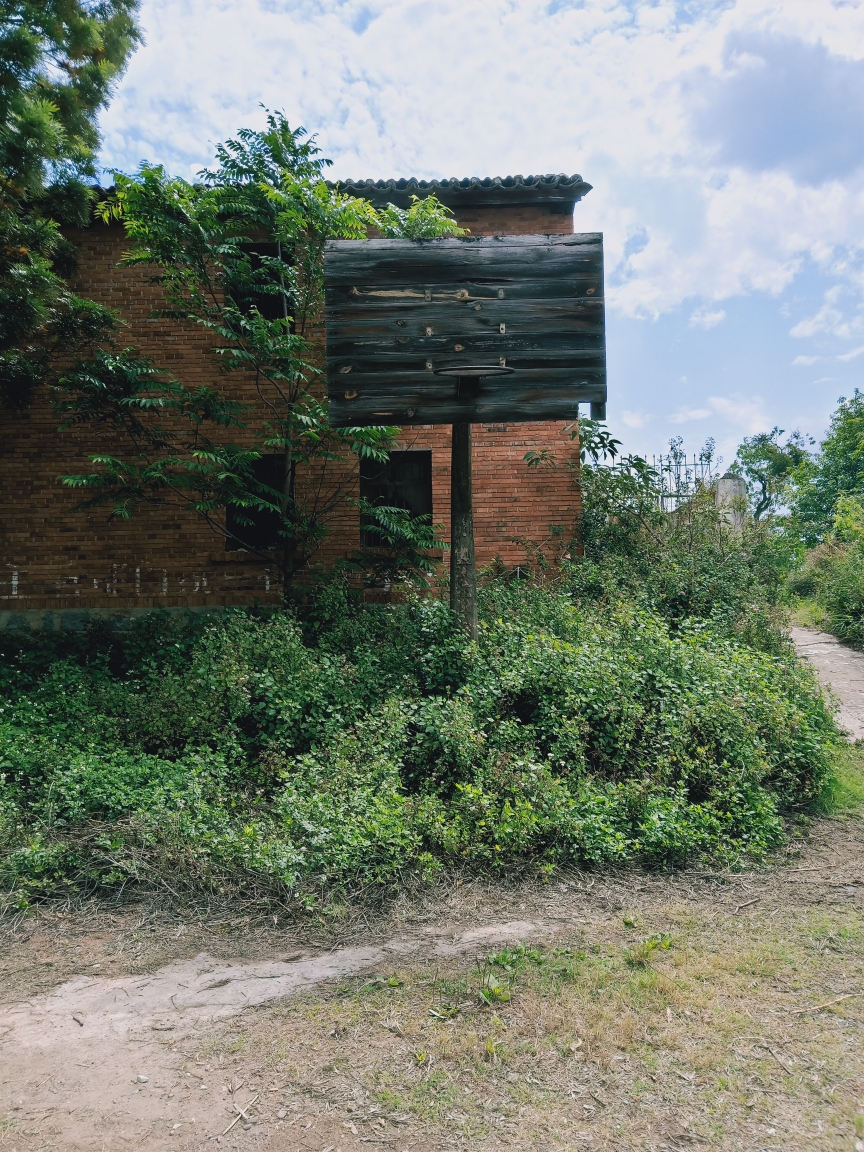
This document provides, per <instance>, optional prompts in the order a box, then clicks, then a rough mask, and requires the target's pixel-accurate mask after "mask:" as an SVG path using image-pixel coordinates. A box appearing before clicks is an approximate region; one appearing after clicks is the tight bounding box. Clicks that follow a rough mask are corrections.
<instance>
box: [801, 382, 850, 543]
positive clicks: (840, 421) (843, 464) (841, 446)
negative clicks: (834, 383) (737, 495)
mask: <svg viewBox="0 0 864 1152" xmlns="http://www.w3.org/2000/svg"><path fill="white" fill-rule="evenodd" d="M794 480H795V492H794V495H793V497H792V498H791V501H790V503H791V508H792V512H793V515H794V518H795V522H796V524H797V525H798V526H799V528H800V531H801V535H802V537H803V539H804V542H805V543H806V544H807V546H808V547H814V546H815V545H816V544H819V543H820V542H821V541H822V540H824V539H826V538H827V537H828V536H829V535H830V534H831V531H832V526H833V522H834V516H835V513H836V511H837V506H838V501H839V500H840V498H841V497H843V496H856V495H858V496H861V495H864V392H861V391H859V389H857V388H856V389H855V393H854V395H853V396H851V397H850V398H849V399H848V400H847V399H846V397H845V396H843V397H841V398H840V401H839V403H838V405H837V408H836V410H835V412H834V414H833V415H832V417H831V425H830V428H829V430H828V435H827V436H826V438H825V439H824V440H823V441H822V443H821V444H820V445H819V451H818V452H817V453H816V455H815V456H812V457H808V458H807V459H805V460H804V461H803V462H802V463H801V465H800V466H799V467H798V468H797V469H796V470H795V473H794Z"/></svg>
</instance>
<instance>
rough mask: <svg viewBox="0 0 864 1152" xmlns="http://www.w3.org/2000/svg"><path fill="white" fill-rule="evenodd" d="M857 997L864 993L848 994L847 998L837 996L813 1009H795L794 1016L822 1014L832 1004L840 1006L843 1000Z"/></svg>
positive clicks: (815, 1005)
mask: <svg viewBox="0 0 864 1152" xmlns="http://www.w3.org/2000/svg"><path fill="white" fill-rule="evenodd" d="M855 996H864V992H847V993H846V995H845V996H836V997H835V998H834V999H833V1000H826V1001H825V1003H824V1004H814V1005H813V1007H812V1008H794V1009H793V1010H792V1012H791V1015H792V1016H800V1015H801V1013H802V1012H820V1011H821V1010H822V1009H823V1008H830V1007H831V1005H832V1004H839V1003H840V1001H841V1000H852V999H854V997H855Z"/></svg>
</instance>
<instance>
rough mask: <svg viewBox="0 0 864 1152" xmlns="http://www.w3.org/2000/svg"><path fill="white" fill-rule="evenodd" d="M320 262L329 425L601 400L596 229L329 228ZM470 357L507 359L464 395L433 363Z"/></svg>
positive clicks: (508, 415) (556, 407) (568, 409)
mask: <svg viewBox="0 0 864 1152" xmlns="http://www.w3.org/2000/svg"><path fill="white" fill-rule="evenodd" d="M325 276H326V299H327V310H326V319H327V372H328V391H329V394H330V404H331V408H330V412H331V420H332V421H333V422H334V424H336V425H341V426H344V425H351V424H363V423H366V424H368V423H381V422H382V421H385V422H394V423H406V424H410V423H415V424H416V423H437V422H442V421H447V420H456V421H460V420H461V421H464V420H471V421H473V420H479V419H483V420H496V419H500V420H507V419H509V420H535V419H554V418H558V417H559V416H561V415H562V414H565V415H566V416H567V417H568V418H569V416H572V415H575V411H576V407H577V405H578V404H580V403H589V402H592V403H596V404H600V403H604V402H605V400H606V387H605V384H606V368H605V340H604V332H605V313H604V302H603V298H602V297H603V269H602V237H600V236H599V235H597V234H589V235H587V236H584V235H583V236H555V237H535V236H531V237H507V238H503V239H502V238H489V237H483V238H471V239H470V240H469V239H452V238H445V239H443V240H440V241H438V240H436V241H419V242H418V241H404V240H403V241H377V240H376V241H368V242H357V241H339V242H335V243H332V244H329V245H328V246H327V253H326V259H325ZM469 363H474V364H478V363H479V364H490V365H497V364H500V363H506V365H507V366H508V367H510V368H512V369H514V372H513V374H512V375H508V376H504V377H487V378H485V379H483V380H481V381H480V382H479V384H478V385H477V388H476V390H472V391H470V396H471V398H470V399H469V397H468V396H466V395H463V396H461V397H460V396H459V395H458V390H457V387H456V382H455V381H454V380H453V379H452V378H447V377H439V376H436V375H435V374H434V372H435V370H437V369H440V368H445V367H457V366H458V365H460V364H469ZM481 413H482V415H481Z"/></svg>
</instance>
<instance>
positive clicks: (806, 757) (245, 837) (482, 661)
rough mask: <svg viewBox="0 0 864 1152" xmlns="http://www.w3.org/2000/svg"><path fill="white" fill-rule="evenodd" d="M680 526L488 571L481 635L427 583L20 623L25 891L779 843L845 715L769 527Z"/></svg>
mask: <svg viewBox="0 0 864 1152" xmlns="http://www.w3.org/2000/svg"><path fill="white" fill-rule="evenodd" d="M619 510H621V511H622V516H621V517H620V518H619V525H618V527H619V529H620V534H619V536H617V537H613V539H618V540H619V542H620V541H621V540H622V539H623V534H624V532H625V530H626V524H625V523H624V516H623V507H622V508H621V509H619ZM669 532H670V533H671V538H670V539H669V540H666V541H665V542H664V540H663V538H662V535H661V534H660V533H659V531H655V533H654V535H653V536H651V537H650V540H649V542H648V544H646V555H645V556H644V557H643V558H642V559H641V560H640V561H639V563H638V564H637V563H635V562H634V561H633V560H632V557H631V562H630V563H629V565H625V564H624V563H622V562H621V556H620V555H616V554H614V552H607V553H606V554H603V553H602V552H600V551H599V550H598V549H594V550H593V551H592V548H591V546H590V542H589V548H588V551H589V556H588V557H587V558H586V559H584V560H579V561H575V562H568V561H566V560H565V561H564V567H563V570H562V573H561V576H560V579H557V580H556V581H555V582H552V583H546V582H544V581H543V580H541V579H535V580H513V579H512V576H511V575H510V574H508V573H503V574H502V575H500V576H495V575H490V577H489V578H488V580H487V582H486V583H485V586H484V588H483V592H482V608H481V630H480V640H479V643H477V644H474V643H471V642H470V641H468V640H467V639H466V637H465V635H464V633H462V632H461V630H460V629H459V628H458V626H457V624H456V622H455V621H454V619H453V617H452V616H451V614H450V613H449V610H448V609H447V608H446V607H445V605H444V604H443V603H442V602H441V601H439V600H434V599H421V598H420V597H416V598H413V599H409V600H408V602H406V603H403V604H396V605H391V606H363V605H360V604H358V603H357V602H356V599H355V598H354V597H353V596H352V595H351V593H350V591H349V589H348V587H347V584H346V583H345V581H344V580H343V579H341V578H336V579H334V580H333V581H332V582H330V583H329V584H327V585H325V586H323V587H322V588H321V589H320V590H319V591H318V593H317V594H316V595H315V596H314V597H313V598H312V599H311V600H310V601H309V602H308V603H306V604H303V605H298V606H297V607H296V608H293V609H289V608H286V609H279V610H269V611H263V610H262V611H251V610H250V611H229V612H226V613H225V614H224V615H223V616H221V617H219V618H213V617H211V618H209V619H206V620H204V619H201V618H197V619H189V620H186V621H181V620H178V619H177V618H172V617H169V616H168V615H160V614H153V615H151V616H149V617H146V618H144V619H142V620H138V621H136V622H134V623H133V624H131V625H130V626H129V627H128V629H126V630H124V631H115V632H111V631H104V630H100V629H97V628H94V629H92V630H91V631H90V632H88V633H82V634H78V635H75V634H65V635H59V636H57V635H47V634H46V635H44V636H41V637H38V638H36V639H32V638H29V637H22V638H20V639H17V640H15V639H14V634H13V636H10V635H9V634H7V635H6V636H4V640H3V655H2V677H3V679H2V713H0V769H2V773H3V778H2V792H0V805H2V807H0V814H2V815H0V819H2V836H3V841H4V849H5V851H4V865H3V866H4V871H5V878H6V883H7V885H8V887H9V888H10V889H11V890H12V891H13V892H14V893H15V894H16V895H15V900H17V901H18V902H21V903H23V902H26V901H28V900H31V899H33V898H34V897H38V896H40V895H42V894H44V893H48V892H52V891H56V890H58V889H61V890H62V889H63V888H64V887H67V886H70V885H77V886H83V887H85V888H87V887H89V888H100V887H101V888H105V887H109V888H110V887H122V886H125V885H129V884H134V883H145V884H159V883H165V884H168V885H169V886H170V887H171V888H172V889H174V890H176V889H177V887H178V886H186V887H188V888H202V887H203V888H209V889H212V890H215V891H222V892H226V891H238V890H243V891H245V892H248V893H254V892H257V893H259V894H262V895H263V894H266V893H269V894H271V895H273V896H278V897H280V898H287V897H288V895H289V894H292V895H293V896H295V897H297V898H299V899H301V900H305V901H306V902H309V901H310V900H313V894H314V892H315V891H317V890H319V889H320V888H321V886H322V885H326V886H331V885H333V884H339V883H342V882H347V881H356V880H361V881H363V882H364V883H367V882H368V883H373V884H381V883H390V882H393V881H395V880H397V879H398V877H399V876H400V875H401V874H403V873H404V872H405V871H406V870H413V871H420V872H425V873H434V872H435V871H436V870H437V869H439V868H440V867H441V866H444V865H448V864H455V863H457V862H458V863H459V864H460V865H462V866H464V865H468V866H470V867H472V868H475V869H478V868H479V869H483V870H498V869H512V868H513V867H515V866H522V865H526V864H529V865H530V866H531V867H533V868H540V869H541V871H549V870H551V869H552V868H554V867H555V866H556V865H559V864H568V863H587V864H589V865H590V864H599V863H602V862H605V861H622V860H627V859H631V858H641V859H644V860H645V861H647V862H648V863H650V864H652V865H654V866H658V867H666V866H669V865H673V864H677V863H680V862H683V861H686V860H688V859H699V858H709V857H710V858H714V859H718V860H721V861H724V862H726V863H727V864H732V865H738V864H740V863H741V862H743V861H744V860H746V859H748V858H750V859H758V858H761V857H764V856H765V855H766V854H768V853H770V852H771V851H772V850H773V849H775V848H776V847H777V846H778V845H780V844H781V842H782V840H783V838H784V827H783V819H782V817H783V813H784V811H789V810H793V809H795V808H797V807H800V806H801V805H804V804H808V803H810V802H811V801H812V799H813V798H814V797H816V796H818V795H819V794H820V793H821V791H822V789H823V784H824V781H825V780H826V778H827V777H828V775H829V769H830V757H831V749H832V744H833V742H834V740H835V729H834V725H833V722H832V719H831V716H830V713H829V711H828V709H827V708H826V705H825V704H824V702H823V700H822V697H821V694H820V692H819V690H818V687H817V685H816V682H815V680H814V678H813V676H812V674H811V673H810V671H809V670H807V669H806V668H803V667H801V666H800V664H799V663H798V661H797V660H796V659H795V657H794V654H793V652H792V650H791V648H790V647H789V646H788V644H786V643H785V642H783V641H782V639H781V638H780V636H779V633H778V632H777V631H776V629H774V628H773V626H772V623H771V622H772V612H773V611H774V608H773V607H772V596H773V592H772V588H773V587H774V585H775V584H776V583H777V581H776V580H774V581H773V583H772V581H771V580H768V579H766V578H765V577H764V575H763V576H760V572H763V570H765V571H768V570H769V569H770V565H768V564H767V562H766V560H765V556H766V555H768V554H769V553H770V547H769V543H770V542H768V541H767V538H766V540H763V539H762V538H757V539H754V540H751V539H749V538H746V539H745V540H743V541H736V540H735V539H734V538H733V537H731V536H730V534H728V533H727V532H725V531H724V530H723V528H722V526H721V525H719V524H718V522H717V518H716V515H715V516H714V517H713V519H712V518H711V516H710V515H709V511H708V509H707V508H701V507H698V508H694V511H693V516H692V517H691V518H690V521H689V522H688V523H686V524H685V522H684V519H683V518H679V520H678V523H677V526H675V527H673V528H671V529H669ZM680 532H683V533H684V534H685V539H686V540H689V551H687V550H685V549H684V548H683V544H682V539H681V537H679V535H678V533H680ZM674 549H677V550H678V554H677V555H674V556H673V555H672V554H671V553H672V551H673V550H674ZM765 549H768V552H765V551H764V550H765ZM631 551H632V547H631ZM640 564H641V569H640ZM652 570H653V573H654V574H653V577H652V579H650V580H648V579H646V578H644V573H648V572H649V571H652ZM640 571H642V572H643V576H642V577H640ZM673 590H674V594H673ZM754 620H755V621H756V623H754Z"/></svg>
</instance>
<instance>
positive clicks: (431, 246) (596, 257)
mask: <svg viewBox="0 0 864 1152" xmlns="http://www.w3.org/2000/svg"><path fill="white" fill-rule="evenodd" d="M516 239H518V238H516ZM531 239H534V238H533V237H532V238H531ZM543 239H544V240H545V238H543ZM562 239H563V238H562ZM387 243H388V247H387V248H385V249H382V248H380V247H379V245H380V241H376V240H367V241H361V240H337V241H331V242H330V243H328V245H327V248H326V251H325V255H324V271H325V277H326V279H327V282H328V283H329V284H331V285H334V286H335V285H340V284H342V285H349V286H351V285H355V284H356V285H357V286H358V288H359V287H360V286H361V285H362V284H363V282H364V281H368V280H369V279H370V278H372V277H374V279H375V280H377V281H378V282H380V281H382V280H383V281H384V282H385V283H386V282H389V281H391V280H392V281H393V283H394V284H400V283H402V282H404V281H405V280H419V281H420V282H421V283H425V282H427V281H429V282H432V283H436V282H440V281H441V280H442V279H453V278H460V277H462V276H465V275H467V276H469V277H470V276H471V275H472V272H473V273H476V274H477V275H478V276H480V277H482V278H483V279H486V278H487V277H488V276H490V275H491V276H497V277H502V278H510V277H512V278H514V279H517V280H518V279H519V277H520V276H522V275H527V276H537V275H538V274H539V273H540V270H541V269H542V274H543V275H546V276H549V275H555V274H556V273H558V272H560V273H561V274H564V273H565V270H566V274H567V275H569V276H571V277H573V276H578V275H579V274H580V271H581V270H583V269H585V270H596V269H597V268H598V266H599V264H600V262H601V261H602V248H601V246H600V245H599V244H582V245H568V244H548V243H545V242H543V243H534V244H530V245H524V246H519V247H515V246H512V245H509V244H504V243H497V244H496V243H493V242H491V241H490V242H484V241H480V242H476V243H471V242H470V241H468V240H463V241H460V240H456V241H452V242H451V243H449V244H444V243H440V244H439V242H438V241H435V240H429V241H423V240H419V241H417V240H415V241H405V240H403V241H388V242H387ZM394 243H395V244H402V245H404V244H406V243H409V244H415V245H418V247H416V248H414V249H412V250H411V251H410V252H407V251H406V250H405V249H404V248H393V247H390V246H389V245H393V244H394ZM445 273H446V276H445Z"/></svg>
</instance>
